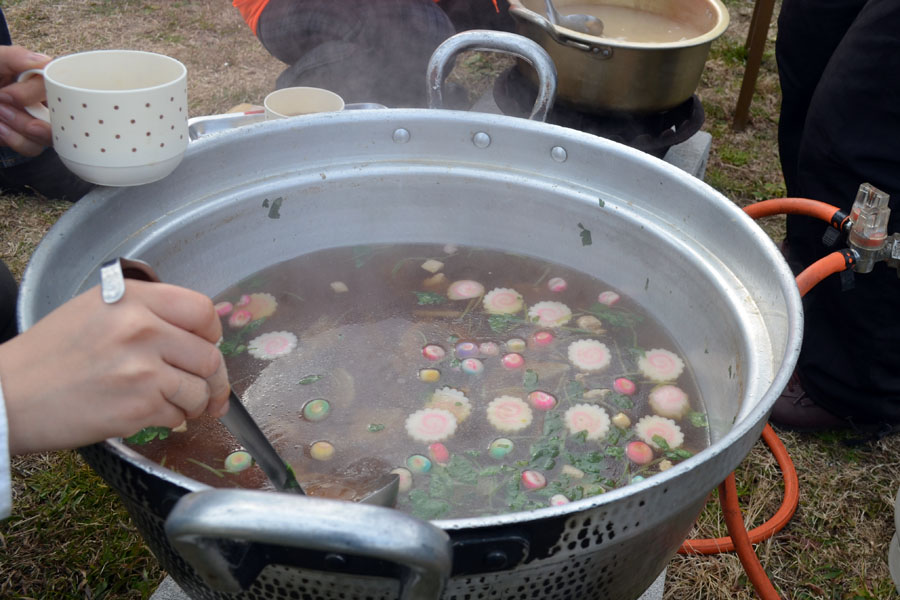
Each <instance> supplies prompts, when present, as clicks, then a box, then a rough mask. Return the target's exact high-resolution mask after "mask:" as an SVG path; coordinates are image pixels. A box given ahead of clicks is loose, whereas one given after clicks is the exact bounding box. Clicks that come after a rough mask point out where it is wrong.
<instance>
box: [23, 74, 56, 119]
mask: <svg viewBox="0 0 900 600" xmlns="http://www.w3.org/2000/svg"><path fill="white" fill-rule="evenodd" d="M38 75H40V76H41V77H43V76H44V70H43V69H28V70H27V71H22V72H21V73H19V76H18V77H16V82H18V83H21V82H23V81H28V80H29V79H31V78H32V77H36V76H38ZM25 111H26V112H27V113H28V114H29V115H31V116H32V117H34V118H35V119H40V120H41V121H44V122H45V123H49V122H50V109H49V108H47V107H46V106H44V105H43V104H41V103H40V102H38V103H37V104H29V105H28V106H26V107H25Z"/></svg>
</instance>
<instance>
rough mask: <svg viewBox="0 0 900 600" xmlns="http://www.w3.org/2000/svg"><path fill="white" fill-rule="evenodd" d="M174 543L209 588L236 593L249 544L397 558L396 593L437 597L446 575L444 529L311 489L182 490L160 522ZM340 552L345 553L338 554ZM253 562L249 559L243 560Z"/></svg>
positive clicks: (448, 551)
mask: <svg viewBox="0 0 900 600" xmlns="http://www.w3.org/2000/svg"><path fill="white" fill-rule="evenodd" d="M165 530H166V535H167V536H168V538H169V541H170V542H171V544H172V546H173V547H174V548H176V549H177V550H178V552H179V553H180V555H181V557H182V558H184V559H185V560H186V561H187V562H188V563H189V564H190V565H191V566H192V567H193V568H194V570H195V571H196V572H197V574H198V575H200V576H201V577H202V578H203V580H204V581H205V582H206V583H207V584H208V585H209V586H210V587H212V588H213V589H215V590H218V591H222V592H229V593H239V592H241V591H242V590H244V589H246V588H247V587H249V585H250V583H252V582H253V580H254V579H256V576H257V575H258V574H259V571H260V570H261V569H262V567H264V566H265V565H257V567H256V569H255V572H248V569H251V568H250V567H247V568H243V567H244V566H245V565H243V562H244V561H241V560H240V556H241V552H240V551H239V550H236V548H239V547H244V548H246V547H247V546H249V544H254V543H258V544H271V545H275V546H280V547H289V548H297V549H301V550H304V551H305V552H303V553H298V554H302V555H303V556H309V555H310V554H309V553H310V551H311V552H312V553H313V554H318V555H319V557H320V558H322V560H323V561H324V562H325V563H326V564H328V563H332V564H343V563H344V562H345V561H347V560H348V558H347V557H349V558H350V559H352V560H354V561H357V562H358V561H359V559H363V560H365V559H372V560H374V561H388V562H391V563H394V564H397V565H400V567H401V570H402V573H403V575H402V577H401V580H400V596H399V597H400V599H401V600H435V599H437V598H439V597H440V595H441V592H442V591H443V588H444V584H445V583H446V581H447V579H448V578H449V576H450V569H451V566H452V557H453V553H452V548H451V544H450V537H449V536H448V535H447V534H446V533H445V532H444V531H443V530H441V529H438V528H437V527H434V526H433V525H431V524H429V523H427V522H425V521H422V520H420V519H417V518H415V517H411V516H409V515H406V514H404V513H402V512H399V511H396V510H393V509H389V508H384V507H381V506H372V505H367V504H358V503H355V502H345V501H340V500H326V499H323V498H311V497H309V496H295V495H287V494H279V493H277V492H263V491H259V490H238V489H228V490H223V489H217V490H203V491H199V492H192V493H189V494H186V495H184V496H183V497H182V498H181V499H180V500H179V501H178V502H177V503H176V504H175V506H174V507H173V509H172V511H171V512H170V513H169V516H168V517H167V518H166V523H165ZM344 555H346V557H345V556H344ZM246 562H254V561H246Z"/></svg>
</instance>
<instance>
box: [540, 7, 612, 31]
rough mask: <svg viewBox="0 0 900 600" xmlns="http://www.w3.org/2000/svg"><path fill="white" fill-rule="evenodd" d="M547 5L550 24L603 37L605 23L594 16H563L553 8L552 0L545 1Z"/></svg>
mask: <svg viewBox="0 0 900 600" xmlns="http://www.w3.org/2000/svg"><path fill="white" fill-rule="evenodd" d="M545 2H546V4H547V18H548V19H549V20H550V23H551V24H553V25H556V26H559V27H565V28H567V29H571V30H573V31H580V32H581V33H586V34H588V35H596V36H601V35H603V21H601V20H600V19H598V18H597V17H595V16H593V15H582V14H572V15H561V14H559V12H558V11H557V10H556V7H555V6H553V2H552V0H545Z"/></svg>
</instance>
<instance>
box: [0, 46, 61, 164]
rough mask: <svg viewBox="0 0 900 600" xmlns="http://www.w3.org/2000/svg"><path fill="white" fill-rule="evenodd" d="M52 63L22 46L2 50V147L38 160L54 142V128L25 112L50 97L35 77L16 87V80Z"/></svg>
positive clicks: (0, 73)
mask: <svg viewBox="0 0 900 600" xmlns="http://www.w3.org/2000/svg"><path fill="white" fill-rule="evenodd" d="M48 62H50V57H49V56H46V55H44V54H38V53H37V52H31V51H30V50H27V49H25V48H23V47H21V46H0V86H2V87H0V143H2V144H3V145H5V146H9V147H10V148H12V149H13V150H15V151H16V152H18V153H19V154H23V155H25V156H37V155H38V154H40V153H41V152H43V150H44V148H45V147H46V146H50V145H52V144H53V140H52V137H51V133H50V125H49V124H48V123H45V122H44V121H41V120H40V119H35V118H34V117H32V116H31V115H29V114H28V113H27V112H26V111H25V110H24V107H25V106H28V105H29V104H36V103H38V102H41V101H42V100H44V98H45V97H46V92H45V90H44V79H43V78H42V77H32V78H31V79H29V80H27V81H23V82H21V83H16V77H18V76H19V73H22V72H23V71H27V70H28V69H39V68H41V67H43V66H44V65H46V64H47V63H48Z"/></svg>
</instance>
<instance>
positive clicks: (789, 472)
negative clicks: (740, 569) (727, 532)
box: [678, 423, 800, 554]
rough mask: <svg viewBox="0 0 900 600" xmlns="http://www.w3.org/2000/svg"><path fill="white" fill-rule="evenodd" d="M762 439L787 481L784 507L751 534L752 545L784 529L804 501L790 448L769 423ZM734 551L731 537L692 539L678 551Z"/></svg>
mask: <svg viewBox="0 0 900 600" xmlns="http://www.w3.org/2000/svg"><path fill="white" fill-rule="evenodd" d="M762 439H763V441H764V442H765V443H766V445H767V446H768V447H769V450H770V451H771V452H772V455H773V456H774V457H775V460H776V462H777V463H778V468H779V469H781V477H782V479H783V480H784V498H783V499H782V501H781V506H780V507H779V508H778V510H777V511H776V512H775V514H774V515H772V517H771V518H770V519H769V520H768V521H766V522H765V523H763V524H762V525H760V526H759V527H755V528H754V529H751V530H750V531H749V532H748V535H749V538H750V542H751V543H753V544H756V543H758V542H761V541H763V540H765V539H768V538H770V537H772V536H773V535H775V534H776V533H778V532H779V531H781V530H782V529H784V527H785V526H786V525H787V524H788V522H790V520H791V518H792V517H793V516H794V513H795V512H796V511H797V504H798V503H799V501H800V480H799V478H798V477H797V470H796V469H795V468H794V463H793V462H792V461H791V457H790V455H788V451H787V448H785V447H784V444H783V443H782V442H781V440H780V439H779V438H778V435H776V433H775V430H774V429H772V426H771V425H769V424H768V423H766V426H765V427H763V431H762ZM733 551H734V542H733V541H732V540H731V538H730V537H720V538H709V539H694V540H691V539H688V540H685V541H684V543H682V544H681V548H679V549H678V553H679V554H718V553H720V552H733Z"/></svg>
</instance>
